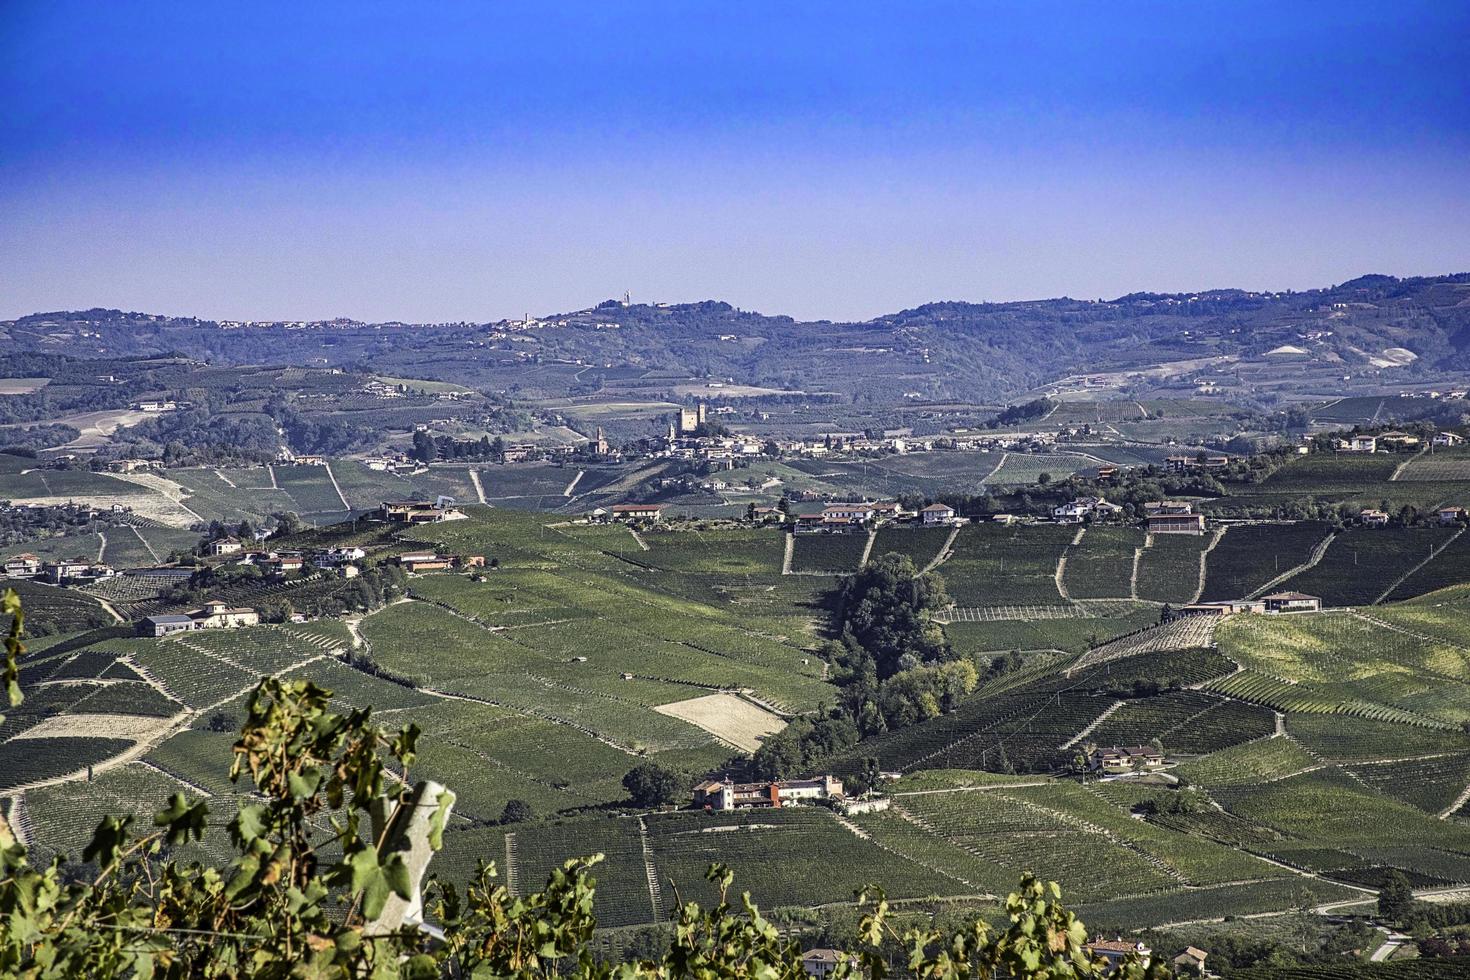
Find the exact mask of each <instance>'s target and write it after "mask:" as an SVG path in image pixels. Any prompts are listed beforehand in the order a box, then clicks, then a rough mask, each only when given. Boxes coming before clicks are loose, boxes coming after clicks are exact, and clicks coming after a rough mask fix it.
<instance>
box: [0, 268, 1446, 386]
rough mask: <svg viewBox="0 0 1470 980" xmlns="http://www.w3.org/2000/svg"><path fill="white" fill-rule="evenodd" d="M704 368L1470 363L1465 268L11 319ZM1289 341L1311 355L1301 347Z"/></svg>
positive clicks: (910, 382) (359, 353)
mask: <svg viewBox="0 0 1470 980" xmlns="http://www.w3.org/2000/svg"><path fill="white" fill-rule="evenodd" d="M430 338H432V342H433V347H434V348H435V350H436V351H438V352H440V353H446V352H458V354H459V355H462V356H463V357H465V358H469V359H493V358H495V357H497V356H499V355H498V354H497V353H496V352H497V351H499V352H502V353H509V354H514V355H515V356H517V357H527V356H534V357H535V358H537V359H538V360H541V361H545V360H553V361H566V362H568V363H577V364H584V365H595V366H599V367H601V366H605V365H613V366H618V365H624V366H629V367H636V368H640V369H643V370H645V371H647V370H659V369H668V370H671V371H681V372H694V373H696V374H703V373H708V374H709V375H711V376H716V377H731V378H735V379H737V380H739V381H741V382H744V383H747V384H762V385H769V386H772V387H779V388H784V389H788V390H801V391H807V392H814V391H816V392H820V391H835V392H838V393H843V394H847V395H851V396H853V397H855V398H857V399H866V400H872V401H893V400H898V399H902V398H904V397H905V396H907V397H908V398H911V399H944V398H971V399H985V398H1005V397H1009V396H1013V395H1015V394H1017V393H1018V392H1022V391H1025V390H1027V389H1029V388H1031V387H1034V386H1036V385H1039V384H1042V383H1045V382H1048V381H1051V380H1054V379H1056V378H1059V377H1064V376H1067V375H1070V374H1076V373H1095V372H1107V371H1121V370H1129V369H1134V368H1139V367H1143V366H1147V365H1153V364H1159V363H1162V362H1168V361H1184V360H1192V359H1200V358H1212V357H1222V356H1223V357H1233V358H1255V357H1260V356H1262V355H1265V354H1266V353H1267V352H1268V351H1273V350H1275V349H1277V348H1280V347H1283V346H1289V347H1295V348H1300V349H1301V350H1302V351H1305V352H1306V353H1305V357H1306V358H1307V359H1308V360H1311V361H1315V362H1318V363H1321V364H1324V365H1333V366H1334V369H1335V368H1336V366H1339V365H1340V366H1341V368H1342V370H1343V371H1345V372H1356V371H1371V370H1379V369H1386V368H1394V369H1398V370H1400V371H1401V372H1404V373H1405V374H1406V375H1412V374H1413V373H1417V372H1424V371H1435V370H1453V369H1462V368H1466V367H1470V273H1462V274H1458V275H1451V276H1436V277H1421V278H1410V279H1397V278H1394V277H1392V276H1382V275H1369V276H1362V277H1360V278H1357V279H1353V280H1351V281H1349V282H1345V283H1342V284H1340V285H1337V286H1331V287H1327V288H1325V289H1315V290H1309V291H1307V292H1299V293H1298V292H1286V293H1263V292H1250V291H1245V290H1239V289H1215V290H1206V291H1203V292H1196V293H1168V294H1164V293H1130V294H1128V295H1125V296H1120V297H1118V298H1117V299H1113V300H1078V299H1069V298H1058V299H1045V300H1034V301H1022V302H1012V303H967V302H936V303H928V304H925V305H923V306H919V307H916V308H914V309H911V310H903V311H900V312H898V313H892V314H887V315H884V316H880V317H876V318H874V319H872V320H869V321H866V322H861V323H840V322H831V321H825V320H818V321H798V320H794V319H792V318H790V317H786V316H769V315H765V314H760V313H753V312H749V311H745V310H740V309H736V308H735V307H733V306H731V305H730V304H728V303H722V302H713V301H706V302H701V303H689V304H678V305H649V304H632V305H627V306H625V305H623V304H621V303H618V302H615V301H609V302H606V303H603V304H600V305H598V306H596V307H593V308H591V309H586V310H578V311H574V312H570V313H562V314H552V315H547V316H544V317H541V318H538V319H535V320H533V321H530V322H521V321H500V322H497V323H478V324H472V323H453V324H408V323H396V322H395V323H362V322H359V321H355V320H350V319H336V320H327V321H309V322H308V321H300V322H271V323H245V322H228V321H226V322H220V321H212V320H200V319H197V318H193V317H168V316H158V315H153V314H145V313H125V312H122V311H119V310H105V309H93V310H85V311H78V312H54V313H37V314H32V315H30V316H25V317H21V318H19V319H16V320H10V321H4V322H0V340H4V341H5V342H6V343H8V344H9V346H10V351H11V352H38V353H65V354H68V355H70V356H73V357H89V358H109V357H128V356H140V355H142V356H150V355H159V354H164V353H181V354H184V355H187V356H190V357H196V358H202V359H207V360H210V361H212V362H216V363H225V364H244V363H282V362H283V361H284V362H286V363H292V364H303V365H304V364H312V363H318V364H348V363H354V362H358V361H363V360H372V359H375V358H379V357H383V356H386V355H392V354H395V353H400V352H404V351H407V350H414V349H420V348H423V347H424V346H426V341H428V340H429V339H430ZM1293 356H1302V355H1296V354H1294V355H1293Z"/></svg>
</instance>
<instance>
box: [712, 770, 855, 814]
mask: <svg viewBox="0 0 1470 980" xmlns="http://www.w3.org/2000/svg"><path fill="white" fill-rule="evenodd" d="M842 797H843V789H842V780H840V779H838V778H837V777H835V776H828V775H824V776H815V777H813V778H811V779H786V780H777V781H775V782H756V783H737V782H734V781H733V780H729V779H707V780H705V781H704V782H702V783H700V784H699V785H698V786H696V787H694V805H695V807H697V808H700V809H707V810H736V809H740V808H743V807H781V806H793V805H796V806H799V805H801V804H802V803H809V802H814V801H816V800H839V799H842Z"/></svg>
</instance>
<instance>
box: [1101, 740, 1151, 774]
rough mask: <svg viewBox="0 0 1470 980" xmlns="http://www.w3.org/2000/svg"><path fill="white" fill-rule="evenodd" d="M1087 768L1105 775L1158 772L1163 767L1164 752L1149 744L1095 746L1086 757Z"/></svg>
mask: <svg viewBox="0 0 1470 980" xmlns="http://www.w3.org/2000/svg"><path fill="white" fill-rule="evenodd" d="M1087 765H1088V768H1089V769H1091V770H1092V771H1093V772H1100V773H1102V774H1103V775H1105V776H1126V775H1131V774H1133V773H1141V772H1158V771H1159V770H1160V769H1162V768H1164V753H1162V752H1160V751H1159V750H1158V749H1156V748H1154V747H1153V746H1151V745H1126V746H1121V747H1120V746H1117V745H1114V746H1112V747H1110V748H1096V749H1093V750H1092V752H1091V753H1089V755H1088V757H1087Z"/></svg>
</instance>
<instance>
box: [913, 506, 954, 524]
mask: <svg viewBox="0 0 1470 980" xmlns="http://www.w3.org/2000/svg"><path fill="white" fill-rule="evenodd" d="M919 515H920V516H921V517H922V519H923V521H924V523H925V524H953V523H954V519H955V511H954V508H953V507H951V506H949V505H948V504H930V505H929V506H928V507H925V508H924V509H923V510H921V511H919Z"/></svg>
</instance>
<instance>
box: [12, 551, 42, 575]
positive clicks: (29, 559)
mask: <svg viewBox="0 0 1470 980" xmlns="http://www.w3.org/2000/svg"><path fill="white" fill-rule="evenodd" d="M40 574H41V559H40V558H38V557H37V556H35V555H33V554H31V553H30V552H25V553H23V554H19V555H14V556H12V557H10V558H7V559H5V577H6V578H35V577H36V576H37V575H40Z"/></svg>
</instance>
